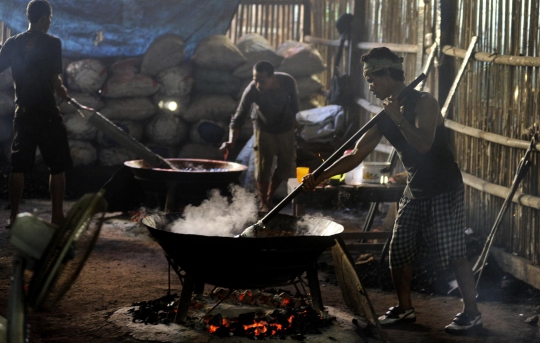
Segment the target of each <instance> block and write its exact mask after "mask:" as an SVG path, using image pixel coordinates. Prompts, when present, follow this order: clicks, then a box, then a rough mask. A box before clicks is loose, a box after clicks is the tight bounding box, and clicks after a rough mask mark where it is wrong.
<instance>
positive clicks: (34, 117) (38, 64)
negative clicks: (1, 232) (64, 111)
mask: <svg viewBox="0 0 540 343" xmlns="http://www.w3.org/2000/svg"><path fill="white" fill-rule="evenodd" d="M26 16H27V17H28V21H29V23H30V24H29V28H28V30H27V31H25V32H23V33H20V34H18V35H15V36H12V37H10V38H9V39H8V40H7V41H6V43H5V44H4V46H3V47H2V49H1V50H0V72H2V71H4V70H5V69H7V68H9V67H11V71H12V74H13V83H14V85H15V105H16V107H15V119H14V120H13V128H14V138H13V143H12V147H11V165H12V169H11V174H10V177H9V198H10V207H11V214H10V223H9V224H8V225H11V224H12V223H13V221H14V220H15V218H16V216H17V214H18V213H19V203H20V199H21V197H22V191H23V188H24V173H26V172H30V171H31V170H32V167H33V164H34V159H35V155H36V147H39V150H40V152H41V155H42V156H43V160H44V162H45V164H47V166H48V167H49V172H50V180H49V190H50V193H51V202H52V217H51V222H52V223H53V224H56V225H60V224H61V223H62V221H63V220H64V213H63V200H64V189H65V176H64V175H65V174H64V172H65V171H66V170H67V169H69V168H71V166H72V160H71V154H70V149H69V145H68V139H67V131H66V127H65V125H64V123H63V120H62V115H61V114H60V111H59V109H58V106H56V100H55V98H54V95H55V94H56V95H58V96H59V97H60V98H61V99H62V100H66V99H67V92H66V88H65V87H64V86H63V84H62V79H61V78H60V75H61V74H62V43H61V41H60V39H58V38H56V37H54V36H51V35H48V34H47V31H48V30H49V26H50V24H51V20H52V8H51V5H50V4H49V3H48V2H47V1H45V0H34V1H30V2H29V3H28V6H27V8H26Z"/></svg>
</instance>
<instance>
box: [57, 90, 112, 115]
mask: <svg viewBox="0 0 540 343" xmlns="http://www.w3.org/2000/svg"><path fill="white" fill-rule="evenodd" d="M69 96H70V97H72V98H73V99H74V100H76V101H77V102H78V103H79V104H81V105H84V106H87V107H90V108H93V109H95V110H100V109H101V108H102V107H103V105H105V103H104V102H103V100H101V97H99V96H97V95H94V94H88V93H71V94H69ZM58 107H59V108H60V112H62V113H64V114H69V113H75V112H76V111H77V109H76V108H75V106H73V105H72V104H70V103H68V102H66V101H62V102H61V103H60V105H59V106H58Z"/></svg>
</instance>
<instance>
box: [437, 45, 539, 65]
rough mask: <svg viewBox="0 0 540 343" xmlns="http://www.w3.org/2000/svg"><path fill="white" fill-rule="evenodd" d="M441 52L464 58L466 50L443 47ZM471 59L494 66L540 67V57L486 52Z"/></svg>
mask: <svg viewBox="0 0 540 343" xmlns="http://www.w3.org/2000/svg"><path fill="white" fill-rule="evenodd" d="M442 52H443V53H444V54H445V55H447V56H453V57H459V58H464V57H465V54H466V52H467V51H466V50H464V49H460V48H456V47H453V46H449V45H445V46H444V47H443V49H442ZM473 58H474V59H475V60H476V61H480V62H490V63H495V64H504V65H510V66H521V67H540V57H534V56H511V55H499V54H489V53H486V52H475V53H473Z"/></svg>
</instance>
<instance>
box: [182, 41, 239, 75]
mask: <svg viewBox="0 0 540 343" xmlns="http://www.w3.org/2000/svg"><path fill="white" fill-rule="evenodd" d="M191 59H192V60H193V61H195V63H197V65H198V66H199V67H202V68H212V69H219V70H233V69H235V68H237V67H238V66H240V65H242V64H244V63H246V58H245V57H244V55H242V53H241V52H240V50H238V48H237V47H236V46H235V45H234V44H233V42H231V40H230V39H229V38H228V37H227V36H225V35H212V36H208V37H206V38H204V39H203V40H201V41H200V42H199V44H197V47H196V48H195V52H194V53H193V56H191Z"/></svg>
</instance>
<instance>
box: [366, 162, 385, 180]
mask: <svg viewBox="0 0 540 343" xmlns="http://www.w3.org/2000/svg"><path fill="white" fill-rule="evenodd" d="M389 166H390V162H364V163H363V167H364V168H363V173H362V182H364V183H386V182H388V177H389V176H390V172H389V171H388V172H383V169H384V168H386V167H389Z"/></svg>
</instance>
